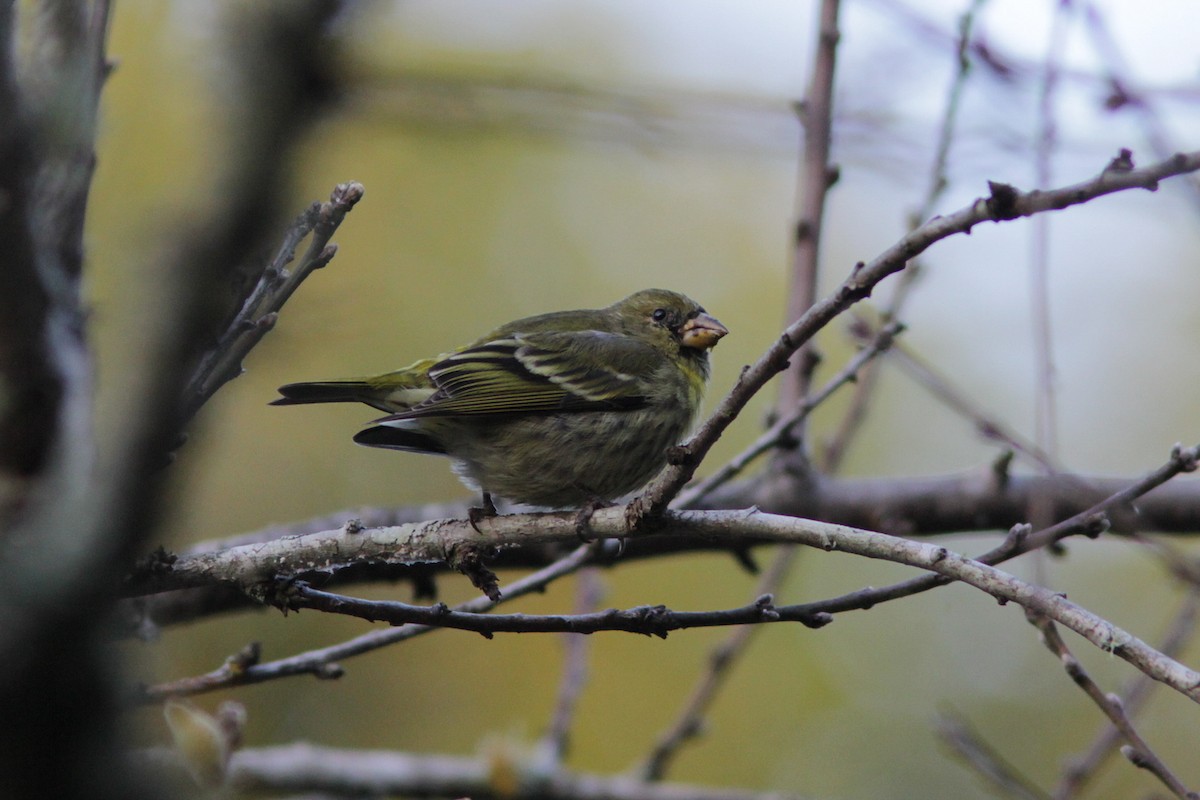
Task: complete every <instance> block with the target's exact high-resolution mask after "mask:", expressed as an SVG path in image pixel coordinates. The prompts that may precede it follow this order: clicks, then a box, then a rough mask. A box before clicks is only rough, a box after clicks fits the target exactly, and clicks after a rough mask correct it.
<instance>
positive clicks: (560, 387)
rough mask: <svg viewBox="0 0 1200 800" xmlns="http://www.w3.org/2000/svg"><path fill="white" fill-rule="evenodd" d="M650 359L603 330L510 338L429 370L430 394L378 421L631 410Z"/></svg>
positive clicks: (639, 401)
mask: <svg viewBox="0 0 1200 800" xmlns="http://www.w3.org/2000/svg"><path fill="white" fill-rule="evenodd" d="M656 358H657V352H656V351H655V350H654V348H652V347H651V346H649V345H647V344H645V343H643V342H640V341H638V340H636V339H632V338H630V337H628V336H620V335H617V334H611V333H604V332H602V331H594V330H589V331H556V332H546V333H530V334H523V333H517V334H513V335H511V336H505V337H502V338H498V339H493V340H491V341H487V342H482V343H480V344H477V345H475V346H473V347H469V348H467V349H466V350H463V351H461V352H458V353H453V354H451V355H449V356H447V357H445V358H444V359H442V360H441V361H439V362H438V363H436V364H434V365H433V366H432V367H431V368H430V369H429V377H430V378H431V379H432V380H433V383H434V385H435V386H437V391H436V392H435V393H434V394H433V395H432V396H431V397H430V398H429V399H428V400H426V401H424V402H422V403H419V404H417V405H415V406H413V407H412V408H411V409H408V410H407V411H402V412H400V413H399V414H394V415H392V416H390V417H385V418H384V420H380V421H396V420H403V419H415V418H418V417H441V416H455V415H460V414H468V415H476V414H480V415H483V414H531V413H533V414H536V413H547V412H553V411H590V410H614V409H631V408H638V407H640V406H642V405H645V402H646V397H645V393H644V391H643V389H644V385H643V382H642V381H641V380H640V379H639V378H638V377H637V375H638V374H639V370H640V371H641V372H642V373H644V372H645V371H646V367H647V365H651V366H652V365H654V364H655V363H656Z"/></svg>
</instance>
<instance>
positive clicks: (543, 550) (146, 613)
mask: <svg viewBox="0 0 1200 800" xmlns="http://www.w3.org/2000/svg"><path fill="white" fill-rule="evenodd" d="M1195 453H1196V448H1191V449H1188V450H1182V449H1181V450H1179V451H1176V452H1173V453H1172V456H1171V458H1170V459H1169V460H1168V461H1167V462H1166V463H1165V464H1163V465H1162V466H1161V467H1159V468H1158V469H1156V470H1154V471H1152V472H1150V473H1149V474H1147V475H1145V476H1144V477H1142V478H1141V479H1139V480H1137V481H1132V482H1131V481H1130V480H1128V479H1124V480H1117V479H1112V478H1099V477H1088V478H1078V477H1071V476H1057V477H1044V476H1042V477H1038V476H1035V477H1020V476H1006V477H1005V479H1004V481H1003V482H1002V483H1000V484H998V483H997V478H996V476H995V475H994V474H979V475H972V476H967V477H950V478H928V479H909V480H890V479H888V480H868V481H861V480H857V481H829V480H822V482H821V483H820V484H819V485H818V486H817V487H815V491H814V492H812V493H810V494H808V495H800V496H797V495H795V494H793V493H787V494H781V495H769V496H768V495H766V494H765V493H763V492H751V491H747V492H745V493H743V494H732V493H729V492H726V493H724V495H723V496H722V497H719V498H714V499H713V500H725V501H731V502H735V501H740V502H741V503H756V504H758V505H759V506H761V507H762V508H763V509H764V510H766V511H772V512H775V511H779V510H781V511H784V512H786V513H791V514H796V515H797V516H809V517H814V518H817V519H818V521H824V522H832V523H837V524H843V525H847V526H850V527H868V526H870V527H873V528H878V529H882V530H884V531H894V532H905V533H907V534H909V535H912V534H913V533H922V534H934V533H947V532H960V531H963V530H971V529H973V528H975V529H984V528H986V529H994V528H996V527H1000V526H1002V525H1008V526H1010V527H1011V526H1015V525H1018V524H1022V521H1023V520H1024V519H1026V517H1025V514H1026V513H1027V510H1028V508H1029V503H1030V500H1031V498H1033V497H1047V496H1053V495H1054V494H1059V495H1060V496H1059V497H1058V502H1057V504H1056V507H1055V508H1054V512H1055V514H1056V515H1057V516H1064V515H1067V514H1071V516H1070V517H1069V518H1068V519H1067V520H1065V521H1064V522H1063V523H1060V524H1059V525H1057V526H1054V528H1053V529H1052V530H1051V532H1050V533H1049V535H1048V536H1046V535H1043V534H1038V535H1037V537H1035V538H1033V539H1029V538H1028V537H1025V538H1024V539H1023V541H1022V542H1021V543H1018V542H1016V541H1015V540H1014V541H1012V542H1006V543H1004V544H1002V545H1001V546H1000V547H998V548H995V549H993V550H992V551H990V552H989V553H986V554H984V555H983V556H980V557H979V560H981V561H983V562H984V563H988V564H998V563H1001V562H1002V561H1004V560H1006V559H1009V558H1012V557H1014V556H1015V555H1019V554H1020V553H1022V552H1026V551H1027V550H1028V549H1030V548H1031V547H1032V545H1033V544H1037V545H1038V546H1044V545H1045V544H1048V543H1051V542H1057V541H1059V540H1061V539H1062V538H1063V537H1065V536H1069V535H1073V534H1075V533H1080V532H1088V531H1091V532H1095V531H1096V530H1098V528H1097V525H1098V524H1099V523H1101V522H1103V521H1104V520H1108V524H1111V525H1112V529H1113V530H1124V531H1130V530H1156V531H1164V530H1165V531H1180V532H1188V533H1191V532H1194V531H1195V530H1196V529H1197V528H1200V516H1198V515H1200V491H1198V490H1200V484H1198V483H1195V482H1192V483H1184V484H1181V483H1179V482H1175V483H1173V484H1171V485H1168V486H1163V484H1164V483H1166V482H1167V481H1168V480H1170V479H1171V478H1172V477H1174V476H1176V475H1178V474H1179V473H1181V472H1189V471H1191V466H1190V465H1191V460H1190V459H1191V458H1193V455H1194V454H1195ZM1085 485H1086V486H1089V487H1091V488H1090V490H1088V491H1084V490H1083V489H1082V488H1081V487H1082V486H1085ZM1152 490H1153V494H1150V495H1148V496H1143V495H1146V493H1148V492H1151V491H1152ZM1105 494H1107V497H1105V496H1104V495H1105ZM731 498H732V500H731ZM1134 500H1138V504H1137V507H1136V509H1135V512H1136V513H1128V510H1129V508H1130V504H1131V503H1132V502H1133V501H1134ZM714 504H715V503H714ZM428 512H439V513H443V514H455V513H457V515H458V516H460V517H464V518H465V517H466V515H467V504H466V503H463V504H461V506H445V505H442V506H419V507H415V508H411V509H378V510H370V509H357V510H355V511H354V512H350V511H347V512H344V513H343V514H336V515H332V516H323V517H320V518H317V519H315V520H312V521H306V522H303V523H299V524H297V525H295V526H293V527H292V528H284V529H281V528H279V527H274V526H273V527H270V528H266V529H263V530H262V531H258V532H255V533H252V534H244V535H241V536H237V537H232V538H231V539H227V540H223V541H213V542H209V543H207V546H209V547H210V548H211V551H205V552H188V553H185V554H183V555H182V556H178V557H176V556H173V555H170V554H165V553H159V554H156V555H154V556H150V557H148V558H146V559H144V560H143V562H142V563H141V565H139V567H138V568H137V569H135V570H134V571H133V572H132V573H131V574H130V576H129V577H128V578H127V579H126V581H125V585H124V590H125V593H126V594H127V595H144V594H154V593H159V594H157V596H155V597H147V598H143V599H139V600H137V601H131V602H128V603H127V604H126V607H125V609H124V614H123V616H124V617H125V618H126V619H127V620H128V623H127V624H128V629H129V631H130V632H134V631H142V630H144V629H145V628H146V627H147V626H150V628H151V629H153V627H154V626H157V625H167V624H174V623H178V622H185V621H188V620H192V619H195V618H197V617H200V616H206V615H209V614H215V613H219V612H222V611H230V610H240V609H246V608H255V607H261V606H259V605H257V603H256V602H255V601H253V600H251V599H250V598H249V597H248V596H247V595H246V594H245V593H244V592H243V591H241V590H239V589H238V588H237V587H238V586H240V585H243V584H244V583H245V581H244V580H243V577H244V576H243V575H242V574H241V573H240V572H239V570H238V568H237V567H236V565H230V564H229V563H225V565H224V566H221V564H222V562H223V561H225V562H228V561H229V560H232V561H234V562H240V560H241V558H242V554H249V555H251V556H253V555H254V554H255V553H259V551H260V550H261V549H262V548H263V547H267V548H268V549H267V550H266V552H267V553H268V554H269V555H268V556H267V558H266V559H258V563H260V564H261V566H262V567H263V568H264V571H269V569H270V567H271V566H272V564H270V563H266V562H267V561H268V560H269V558H272V557H274V558H278V559H283V560H282V561H279V562H278V563H277V566H278V567H279V568H280V570H281V571H283V572H284V573H286V574H293V575H297V576H300V577H309V576H312V575H313V574H314V573H313V570H321V571H322V572H321V575H322V577H325V578H327V579H328V580H329V581H330V582H331V583H332V582H339V581H341V580H342V576H343V575H345V576H347V577H346V580H347V581H350V580H368V579H369V580H396V579H398V578H401V577H406V578H408V579H410V580H413V581H414V582H418V581H420V582H427V581H428V580H429V576H430V573H431V571H435V570H445V569H447V568H448V567H447V565H446V563H445V561H444V560H443V559H442V557H443V556H444V555H445V553H444V552H438V551H437V549H436V548H433V549H432V551H431V552H427V553H426V554H425V556H426V557H424V558H419V559H416V560H415V561H414V560H412V559H410V560H409V561H408V562H405V559H404V558H403V557H402V558H400V559H396V558H392V556H394V555H395V553H394V552H393V551H392V550H389V549H388V548H389V547H391V546H392V545H393V544H394V542H393V540H392V539H386V538H385V539H384V540H383V541H382V542H379V543H378V548H377V550H378V553H377V554H376V553H375V552H374V551H371V550H370V549H369V548H370V543H369V542H367V541H366V540H365V539H364V538H363V537H362V536H361V535H358V536H356V538H355V539H354V542H353V544H354V545H355V546H356V547H366V548H367V550H366V552H365V556H364V558H363V559H362V560H361V561H357V562H354V563H345V564H340V565H339V564H336V563H333V564H327V563H326V561H324V560H312V559H318V558H320V559H326V560H327V559H328V558H330V557H331V556H332V557H336V556H338V555H339V554H338V552H337V548H336V546H334V547H329V548H325V549H324V550H322V551H321V552H319V553H318V552H310V551H308V550H307V549H305V548H307V547H309V545H310V544H311V542H312V541H314V540H309V539H304V538H303V537H302V536H300V535H299V534H300V533H301V532H306V533H304V535H305V536H312V535H316V534H319V533H323V532H322V531H320V530H314V529H320V528H321V527H322V525H326V524H328V523H329V522H331V521H333V520H337V519H346V518H347V517H350V516H351V515H352V513H363V514H364V518H365V519H369V520H373V521H376V522H385V521H392V522H397V521H401V520H413V519H415V518H422V517H424V515H425V514H426V513H428ZM441 524H442V523H440V522H431V523H420V524H417V523H406V525H416V527H406V525H396V526H391V529H394V530H397V531H398V530H401V529H402V528H404V529H405V530H408V531H409V533H408V534H400V535H401V536H404V535H411V534H412V532H414V531H420V530H424V529H425V528H426V526H429V527H430V530H431V534H430V535H431V536H435V535H436V530H437V529H438V528H439V526H440V525H441ZM350 528H351V529H353V530H356V531H359V533H360V534H361V533H363V532H370V531H373V530H376V528H364V527H362V526H360V525H358V524H357V522H355V523H354V524H353V525H351V526H350ZM292 531H295V532H296V533H297V535H295V536H290V537H288V533H289V532H292ZM284 537H286V538H284ZM319 539H320V537H319V538H318V540H317V541H319ZM574 541H575V540H572V543H574ZM754 544H761V542H755V541H754V540H753V539H752V538H749V537H747V539H746V540H744V541H742V542H740V543H739V544H738V545H737V547H736V548H735V549H734V550H733V553H734V554H735V555H738V554H744V553H745V552H746V549H747V548H748V547H750V546H752V545H754ZM1018 544H1019V545H1020V547H1017V545H1018ZM297 548H300V549H297ZM1014 548H1016V549H1014ZM729 549H730V548H729V547H728V546H726V545H722V544H720V543H716V542H713V541H711V540H708V539H705V538H703V537H699V536H692V535H688V534H686V533H680V534H678V535H675V536H669V537H667V536H649V537H637V538H633V539H629V540H627V541H626V546H625V549H624V553H623V556H622V563H625V562H629V561H631V560H635V559H641V558H647V557H653V556H663V555H671V554H678V553H682V552H700V551H711V550H726V551H728V550H729ZM293 551H294V552H293ZM222 554H225V555H222ZM560 554H561V551H560V550H559V547H558V546H557V545H554V544H546V543H542V544H540V545H538V546H532V547H531V546H526V547H506V548H503V549H501V550H500V552H499V554H498V555H497V557H496V559H495V561H494V566H496V567H497V568H538V567H543V566H545V565H546V564H549V563H552V562H553V560H554V559H556V558H558V557H559V555H560ZM376 555H378V558H377V557H376ZM254 563H256V562H255V561H254V560H253V559H252V560H251V561H250V562H248V564H249V565H253V564H254ZM349 567H353V569H348V568H349ZM330 570H333V572H332V574H331V572H330ZM223 576H224V577H223ZM942 581H943V579H941V578H939V577H935V576H922V577H920V578H914V579H912V580H909V581H905V582H903V583H900V584H896V585H895V586H892V587H887V588H884V589H873V590H869V591H860V592H855V593H852V594H850V595H846V596H844V597H842V598H835V599H833V600H830V601H827V602H826V607H825V608H824V610H828V611H844V610H848V609H853V608H868V607H870V605H872V604H875V603H878V602H883V601H885V600H889V599H895V598H897V597H903V596H907V595H908V594H912V593H915V592H921V591H926V590H928V589H931V588H934V587H935V586H939V585H941V583H942ZM186 586H195V587H199V588H198V589H193V590H189V591H176V590H180V589H184V588H185V587H186Z"/></svg>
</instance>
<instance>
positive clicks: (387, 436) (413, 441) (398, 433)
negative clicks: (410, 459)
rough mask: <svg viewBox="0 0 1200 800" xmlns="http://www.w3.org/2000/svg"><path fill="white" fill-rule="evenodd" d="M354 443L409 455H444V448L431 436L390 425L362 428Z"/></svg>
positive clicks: (355, 436)
mask: <svg viewBox="0 0 1200 800" xmlns="http://www.w3.org/2000/svg"><path fill="white" fill-rule="evenodd" d="M354 441H356V442H357V443H359V444H365V445H366V446H367V447H386V448H388V449H390V450H407V451H409V452H411V453H438V454H440V455H445V454H446V448H445V447H443V446H442V444H441V442H439V441H437V440H436V439H434V438H433V437H432V436H430V435H429V434H426V433H421V432H420V431H413V430H407V429H405V428H395V427H392V426H391V425H375V426H373V427H370V428H363V429H362V430H361V431H359V432H358V433H356V434H354Z"/></svg>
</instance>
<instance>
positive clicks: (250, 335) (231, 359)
mask: <svg viewBox="0 0 1200 800" xmlns="http://www.w3.org/2000/svg"><path fill="white" fill-rule="evenodd" d="M362 196H363V187H362V184H361V183H356V182H354V181H350V182H348V183H341V184H338V185H337V186H336V187H334V189H333V192H332V193H331V194H330V196H329V202H326V203H313V204H312V205H311V206H309V208H308V209H307V210H305V212H304V213H302V214H301V215H300V216H299V217H297V218H296V220H295V222H293V223H292V225H291V227H290V228H289V229H288V231H287V233H286V234H285V235H284V238H283V242H282V243H281V244H280V247H279V250H278V252H277V253H276V255H275V258H274V259H272V260H271V262H270V263H269V264H267V265H266V266H265V267H264V268H263V270H262V271H261V273H260V274H259V275H258V278H257V280H256V281H255V282H254V283H253V284H252V285H251V286H249V287H247V293H246V295H245V297H244V299H243V300H242V302H241V307H240V308H239V309H238V311H237V313H236V314H234V315H233V317H232V318H231V319H230V321H229V323H228V325H227V326H226V328H225V330H224V332H223V333H221V334H220V336H219V337H218V338H217V340H216V342H215V343H214V344H213V345H212V346H211V347H209V348H208V350H207V351H206V352H205V353H204V354H203V355H202V356H201V357H200V360H199V363H198V364H197V365H196V368H195V370H194V371H193V373H192V375H191V378H190V379H189V380H188V385H187V387H186V388H185V389H184V393H183V397H184V411H183V418H184V420H189V419H191V418H192V417H193V416H194V415H195V414H196V412H197V411H199V410H200V407H201V406H203V405H204V404H205V403H206V402H208V400H209V398H211V397H212V396H213V395H214V394H216V392H217V390H218V389H220V388H221V387H222V386H224V385H225V384H226V383H228V382H229V381H231V380H233V379H234V378H236V377H238V376H239V375H241V374H242V373H243V372H244V371H245V370H244V369H243V368H242V360H243V359H244V358H245V357H246V355H247V354H249V352H250V350H251V349H253V348H254V346H255V345H257V344H258V343H259V342H260V341H261V340H262V338H263V337H264V336H266V334H267V332H268V331H270V330H271V328H273V327H274V326H275V320H276V319H277V317H278V314H279V311H280V309H281V308H283V304H284V303H286V302H287V300H288V298H290V297H291V296H292V293H293V292H295V291H296V289H298V288H299V287H300V284H301V283H302V282H303V281H304V279H305V278H307V277H308V276H309V275H311V274H312V273H313V272H315V271H316V270H318V269H320V268H321V267H324V266H325V265H326V264H328V263H329V262H330V261H331V260H332V259H333V257H334V255H336V254H337V245H332V244H329V240H330V238H331V237H332V236H333V234H334V232H335V231H336V230H337V228H338V226H339V225H341V224H342V220H343V219H345V218H346V214H348V213H349V212H350V210H351V209H353V208H354V205H355V204H356V203H357V202H358V201H359V200H361V199H362ZM310 233H311V234H312V240H311V241H310V242H309V244H308V250H307V252H305V254H304V257H303V258H301V259H300V263H299V265H297V267H296V268H295V269H294V270H292V271H291V272H288V271H287V269H286V267H287V265H288V264H290V263H291V262H292V259H294V258H295V257H296V248H297V246H299V244H300V242H301V241H302V240H303V239H304V237H305V236H308V235H309V234H310Z"/></svg>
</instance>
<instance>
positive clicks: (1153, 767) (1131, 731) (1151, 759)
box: [1027, 612, 1200, 800]
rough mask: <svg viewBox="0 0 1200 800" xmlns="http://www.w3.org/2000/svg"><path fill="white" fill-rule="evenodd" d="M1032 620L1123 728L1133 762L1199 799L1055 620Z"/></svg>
mask: <svg viewBox="0 0 1200 800" xmlns="http://www.w3.org/2000/svg"><path fill="white" fill-rule="evenodd" d="M1027 616H1028V618H1029V622H1030V623H1031V624H1032V625H1034V626H1035V627H1036V628H1037V629H1038V630H1039V631H1041V633H1042V643H1043V644H1045V645H1046V647H1047V648H1048V649H1049V650H1050V652H1052V653H1054V654H1055V655H1056V656H1058V658H1059V660H1060V661H1061V662H1062V665H1063V669H1065V670H1066V671H1067V675H1069V676H1070V677H1071V680H1073V681H1074V682H1075V685H1076V686H1078V687H1079V688H1080V689H1082V690H1083V691H1084V693H1085V694H1086V695H1087V696H1088V697H1090V698H1091V699H1092V702H1094V703H1095V704H1096V705H1097V706H1099V708H1100V710H1101V711H1103V712H1104V715H1105V716H1107V717H1108V719H1109V721H1110V722H1112V724H1113V726H1114V727H1115V728H1116V729H1117V730H1118V731H1120V732H1121V736H1122V738H1124V739H1125V741H1126V742H1128V744H1129V748H1130V749H1131V752H1128V753H1126V757H1127V758H1128V759H1129V760H1130V761H1131V762H1133V764H1134V765H1136V766H1138V767H1141V768H1142V769H1145V770H1147V771H1149V772H1150V773H1151V774H1153V775H1154V776H1155V777H1156V778H1158V779H1159V780H1160V781H1162V783H1163V784H1164V785H1165V786H1166V787H1167V788H1168V789H1170V790H1171V792H1172V793H1173V794H1174V795H1175V796H1176V797H1180V798H1184V800H1197V798H1200V794H1197V793H1195V792H1191V791H1189V790H1188V789H1187V787H1186V786H1184V785H1183V782H1182V781H1181V780H1180V779H1179V777H1178V776H1177V775H1175V773H1174V772H1172V771H1171V770H1170V769H1169V768H1168V767H1167V765H1166V764H1164V763H1163V761H1162V759H1161V758H1159V757H1158V754H1157V753H1155V752H1154V751H1153V750H1152V749H1151V748H1150V745H1148V744H1147V743H1146V741H1145V740H1144V739H1143V738H1142V737H1141V734H1139V733H1138V732H1137V730H1136V729H1135V728H1134V727H1133V722H1132V721H1131V720H1130V718H1129V715H1128V714H1126V712H1125V708H1124V707H1123V706H1122V704H1121V699H1120V698H1119V697H1118V696H1117V695H1110V694H1105V693H1104V691H1103V690H1102V689H1101V688H1100V687H1099V686H1097V685H1096V682H1095V681H1093V680H1092V678H1091V676H1090V675H1088V673H1087V671H1086V670H1085V669H1084V668H1083V665H1082V664H1080V663H1079V659H1077V658H1075V655H1074V654H1073V653H1072V652H1071V651H1070V649H1069V648H1068V647H1067V645H1066V643H1065V642H1064V641H1063V640H1062V637H1061V636H1059V635H1058V628H1057V627H1055V625H1054V623H1053V622H1051V621H1050V620H1049V619H1047V618H1046V617H1045V616H1043V615H1041V614H1038V613H1035V612H1030V613H1028V614H1027Z"/></svg>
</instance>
